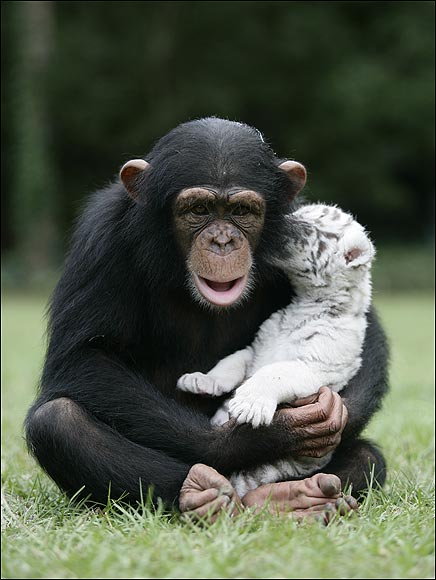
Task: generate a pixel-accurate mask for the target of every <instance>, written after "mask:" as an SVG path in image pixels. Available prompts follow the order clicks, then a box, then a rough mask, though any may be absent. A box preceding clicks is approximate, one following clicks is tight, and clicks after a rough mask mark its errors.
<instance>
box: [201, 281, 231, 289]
mask: <svg viewBox="0 0 436 580" xmlns="http://www.w3.org/2000/svg"><path fill="white" fill-rule="evenodd" d="M206 283H207V285H208V286H209V287H210V288H212V290H215V292H227V291H228V290H230V288H231V287H232V286H233V284H234V281H233V280H232V281H230V282H213V281H212V280H206Z"/></svg>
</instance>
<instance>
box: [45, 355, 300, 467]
mask: <svg viewBox="0 0 436 580" xmlns="http://www.w3.org/2000/svg"><path fill="white" fill-rule="evenodd" d="M43 384H45V388H44V395H43V397H42V398H41V401H40V403H43V402H45V401H47V400H50V399H58V398H62V397H67V398H69V399H72V400H73V401H75V402H76V403H78V404H80V405H82V406H83V407H84V408H85V409H86V410H88V411H89V412H90V413H91V414H92V415H94V416H95V417H96V418H97V419H99V420H100V421H102V422H103V423H106V424H107V425H109V426H110V427H112V428H113V429H115V430H116V431H117V432H118V433H120V434H121V435H123V436H124V437H126V438H127V439H129V440H130V441H132V442H134V443H137V444H139V445H143V446H144V447H147V448H151V449H155V450H157V451H160V452H163V453H165V454H167V455H168V456H170V457H173V458H175V459H177V460H179V461H183V462H186V463H188V464H194V463H198V462H202V463H206V464H208V465H211V466H213V467H215V468H216V469H218V470H219V471H221V472H222V473H230V472H232V471H235V470H241V469H245V468H248V467H250V466H253V465H256V464H258V463H260V462H262V461H264V460H265V457H268V458H269V459H271V460H272V459H275V458H278V457H283V456H285V455H286V454H289V453H290V452H292V450H293V449H298V447H299V441H298V436H297V435H295V436H294V435H293V433H292V431H290V430H289V429H288V428H287V427H286V426H285V425H284V424H283V421H277V422H276V423H273V424H272V425H271V426H269V427H268V428H260V429H255V430H254V429H252V427H251V426H249V425H241V426H238V427H236V428H235V427H226V428H225V427H222V428H213V427H212V426H211V425H210V421H209V418H208V417H207V416H205V415H201V414H199V413H196V412H194V411H192V410H191V409H189V408H186V407H184V406H182V405H181V404H179V403H178V402H177V401H174V400H173V399H170V398H169V397H166V396H164V395H163V394H162V393H161V392H160V391H159V390H158V389H157V388H155V387H154V386H153V385H151V384H150V383H148V382H147V381H146V380H145V379H144V378H143V377H142V376H141V375H140V374H139V373H137V372H135V371H134V370H132V369H131V368H128V367H127V366H126V365H125V364H124V363H123V362H122V361H120V360H119V359H117V358H115V357H114V358H111V357H110V356H109V355H108V354H105V353H103V352H102V351H99V350H97V349H86V350H81V351H78V352H76V353H75V354H74V353H71V354H70V355H69V357H68V360H66V361H65V362H64V363H63V364H62V368H61V369H60V370H57V371H56V372H53V371H51V372H50V366H49V365H48V366H47V367H46V371H45V373H44V377H43Z"/></svg>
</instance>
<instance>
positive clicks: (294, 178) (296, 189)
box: [279, 161, 307, 201]
mask: <svg viewBox="0 0 436 580" xmlns="http://www.w3.org/2000/svg"><path fill="white" fill-rule="evenodd" d="M279 168H280V169H281V170H282V171H284V172H285V173H286V174H287V176H288V177H289V179H290V180H291V182H292V185H293V192H292V198H291V199H290V200H289V201H292V200H293V199H294V197H296V196H297V195H298V194H299V193H300V191H301V190H302V189H303V187H304V186H305V185H306V179H307V173H306V168H305V167H304V165H301V163H298V161H283V163H280V165H279Z"/></svg>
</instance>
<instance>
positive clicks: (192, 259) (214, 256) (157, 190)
mask: <svg viewBox="0 0 436 580" xmlns="http://www.w3.org/2000/svg"><path fill="white" fill-rule="evenodd" d="M120 176H121V180H122V182H123V184H124V186H125V188H126V190H127V192H128V193H129V195H130V196H131V197H132V198H133V199H135V200H137V201H139V202H140V203H141V202H142V203H144V204H148V205H149V206H150V208H153V207H160V208H162V210H163V211H164V214H162V215H165V219H167V217H169V215H171V220H172V223H171V227H172V230H173V232H174V237H175V241H176V243H177V244H178V246H179V249H180V250H181V252H182V254H183V256H184V258H185V264H186V271H187V273H188V285H189V287H190V289H191V293H192V296H193V297H194V299H195V300H197V301H198V302H200V303H201V304H203V305H206V306H212V307H215V308H228V307H231V306H235V305H238V304H240V302H241V301H242V300H243V299H244V298H245V297H247V296H248V294H249V288H250V281H252V279H253V263H254V258H253V257H254V252H255V250H256V248H257V246H259V248H258V252H257V258H258V260H259V259H261V255H262V248H263V247H264V248H265V247H267V251H266V254H268V255H267V258H268V259H269V258H270V256H269V253H268V252H270V253H271V254H272V253H273V252H272V249H273V245H274V244H276V245H277V240H278V239H279V236H278V235H277V236H276V237H275V238H274V236H275V234H276V233H277V232H278V230H280V227H279V226H280V223H284V214H285V213H286V206H288V205H289V204H290V203H291V202H292V200H293V198H294V197H295V196H296V195H297V194H298V192H299V191H300V189H302V187H304V184H305V182H306V170H305V169H304V167H303V166H302V165H301V164H300V163H297V162H296V161H284V162H283V163H279V161H278V160H277V158H276V157H275V155H274V153H273V151H272V150H271V149H270V148H269V146H268V145H267V144H266V143H265V142H264V140H263V138H262V136H261V135H260V133H259V132H258V131H256V130H255V129H253V128H251V127H248V126H247V125H243V124H241V123H235V122H231V121H226V120H223V119H216V118H209V119H203V120H199V121H191V122H188V123H185V124H183V125H180V126H179V127H176V129H174V130H173V131H171V132H170V133H168V134H167V135H166V136H164V137H163V138H162V139H161V140H159V142H158V143H157V144H156V145H155V147H154V148H153V150H152V151H151V153H150V155H149V156H148V161H145V160H143V159H132V160H131V161H128V162H127V163H126V164H125V165H124V166H123V167H122V169H121V172H120ZM168 210H170V211H168ZM152 212H153V210H152V209H150V216H149V218H150V219H153V215H152ZM168 225H170V224H168ZM266 232H268V236H266V235H265V233H266ZM262 234H264V235H262ZM273 242H274V244H273ZM263 254H265V251H264V252H263ZM264 261H265V260H264Z"/></svg>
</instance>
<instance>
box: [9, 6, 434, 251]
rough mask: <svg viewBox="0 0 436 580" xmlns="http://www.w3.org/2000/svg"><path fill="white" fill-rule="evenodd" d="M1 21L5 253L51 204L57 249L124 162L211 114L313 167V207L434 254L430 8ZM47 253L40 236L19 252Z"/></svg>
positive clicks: (71, 14)
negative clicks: (428, 246)
mask: <svg viewBox="0 0 436 580" xmlns="http://www.w3.org/2000/svg"><path fill="white" fill-rule="evenodd" d="M31 5H32V6H33V5H35V6H34V7H33V8H31ZM42 5H44V8H41V7H42ZM38 6H39V8H38ZM32 10H33V12H32ZM44 11H45V12H44ZM47 11H48V13H47ZM2 12H3V19H2V29H3V30H4V39H3V40H2V42H3V47H4V48H5V49H6V50H3V51H2V68H3V78H4V81H5V82H4V83H3V85H4V86H2V105H3V107H2V109H3V112H2V120H4V122H5V128H4V129H3V128H2V136H3V137H4V141H3V145H2V147H4V148H5V150H7V152H8V156H7V159H6V160H5V161H4V172H2V173H4V175H3V177H2V179H3V181H2V185H3V186H4V187H3V191H4V192H5V198H4V204H5V207H6V209H7V210H8V212H7V215H8V216H9V217H8V218H7V219H6V221H5V224H4V225H5V235H6V237H5V239H4V243H5V244H6V246H5V247H6V249H8V248H9V250H13V249H14V248H15V249H19V248H20V247H21V245H20V241H21V240H22V238H23V237H24V238H25V237H26V236H30V235H31V233H29V232H31V227H30V226H31V224H32V223H33V222H32V217H33V215H34V212H35V211H36V215H38V212H40V208H41V207H45V205H44V204H45V203H47V204H48V206H49V209H50V211H48V210H47V212H46V213H45V214H44V215H47V216H48V218H47V219H48V221H49V224H51V225H44V223H43V222H41V225H39V226H38V231H39V233H40V234H41V233H43V232H45V230H46V229H47V228H50V227H51V228H52V229H53V231H52V233H51V234H50V236H51V238H50V240H51V242H50V243H49V242H47V243H46V246H47V247H48V248H51V249H52V246H53V247H55V246H56V244H57V243H58V242H59V240H63V239H64V237H65V236H64V234H65V232H69V230H70V227H71V222H72V219H73V217H74V216H75V215H76V214H77V212H78V208H79V207H80V205H81V204H82V201H83V199H84V196H85V195H86V194H87V193H88V192H90V191H91V190H93V189H95V188H96V187H98V186H101V185H104V184H105V183H106V182H107V180H108V179H110V178H111V176H113V175H116V173H117V171H118V169H119V167H120V166H121V165H122V163H123V162H124V161H126V160H127V159H128V158H130V157H132V156H140V155H143V154H145V153H146V152H147V151H148V150H149V148H150V146H151V144H152V143H153V141H154V140H156V139H157V138H158V137H160V136H161V135H163V134H164V133H165V132H166V131H168V130H169V129H171V128H172V127H173V126H175V125H177V124H178V123H180V122H182V121H186V120H188V119H191V118H196V117H199V116H203V115H211V114H215V115H219V116H223V117H228V118H231V119H237V120H242V121H245V122H247V123H249V124H252V125H255V126H256V127H258V128H259V129H260V130H262V131H263V132H264V134H265V136H266V138H267V139H268V140H269V141H270V142H271V143H272V145H273V146H274V148H275V149H276V151H277V153H278V154H279V155H281V156H289V157H295V158H297V159H299V160H301V161H302V162H303V163H305V164H306V165H307V167H308V169H309V185H308V187H307V193H306V195H307V196H308V197H309V198H311V199H313V200H316V199H320V200H328V201H333V202H336V203H338V204H339V205H341V206H343V207H344V208H345V209H350V210H352V211H353V212H354V213H356V214H357V216H358V218H359V219H360V220H361V221H362V222H363V223H365V224H367V225H368V227H369V228H370V229H371V230H372V231H373V232H374V234H375V235H376V239H379V240H383V239H389V240H390V241H398V240H404V241H407V240H419V241H422V240H429V239H431V238H432V235H433V217H432V214H433V210H434V183H433V170H432V168H433V163H434V149H433V141H434V130H433V125H434V123H433V119H434V108H433V103H434V73H433V69H434V2H427V1H415V2H411V1H405V2H397V1H395V2H384V1H383V2H371V1H367V2H359V1H357V2H348V1H347V2H340V1H327V2H311V1H305V2H278V1H275V0H270V1H268V2H267V1H261V2H253V1H249V2H242V1H235V2H227V1H223V2H204V1H200V2H191V1H183V2H172V1H169V2H130V1H125V2H105V3H101V2H97V1H86V2H84V1H78V2H72V1H65V2H3V3H2ZM35 14H36V15H35ZM44 14H45V17H44ZM32 18H33V20H32ZM35 18H36V19H37V23H38V22H39V24H38V25H37V26H36V27H35V26H33V27H31V30H38V31H39V33H38V34H33V35H31V34H28V27H27V28H26V23H27V26H28V25H29V22H35ZM38 18H39V20H38ZM29 19H30V20H29ZM41 45H42V46H44V47H45V48H44V50H45V51H46V53H47V54H46V59H45V60H43V62H42V63H41V60H39V61H38V62H39V68H38V74H35V71H34V70H33V69H32V67H29V62H30V63H31V62H34V60H35V53H36V55H38V54H39V53H38V51H40V50H41ZM26 55H27V56H26ZM29 58H30V60H29ZM32 58H33V60H32ZM32 106H33V108H32ZM44 184H45V186H46V187H45V188H44ZM54 192H56V193H54ZM45 198H47V200H48V201H47V200H45ZM23 206H24V207H23ZM35 207H36V210H35V209H31V208H35ZM32 212H33V214H32ZM53 220H55V221H54V223H53ZM56 228H60V230H61V232H62V234H61V235H60V234H59V232H57V231H56ZM38 243H41V240H40V239H39V238H38V235H37V234H32V237H31V243H28V244H27V246H25V247H27V248H29V247H30V248H33V247H34V246H35V244H38ZM23 251H24V250H21V252H23ZM47 251H48V250H47ZM53 259H54V258H53Z"/></svg>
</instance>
